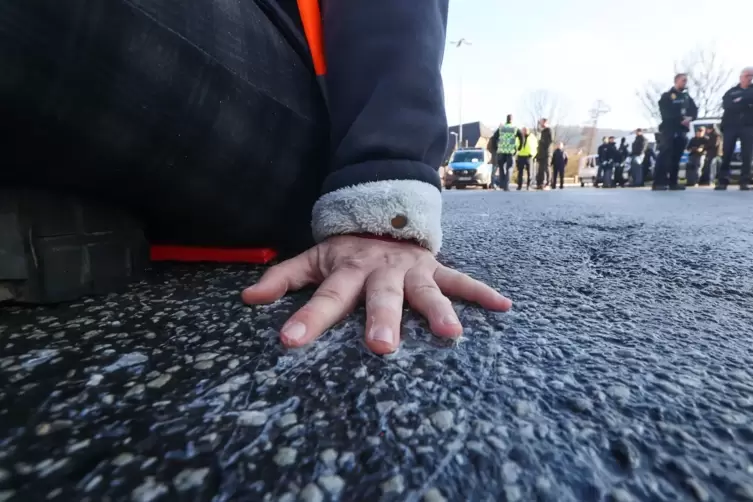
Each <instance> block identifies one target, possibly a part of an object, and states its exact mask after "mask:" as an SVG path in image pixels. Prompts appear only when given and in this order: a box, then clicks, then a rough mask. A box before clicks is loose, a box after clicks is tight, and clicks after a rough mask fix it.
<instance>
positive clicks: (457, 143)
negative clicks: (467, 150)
mask: <svg viewBox="0 0 753 502" xmlns="http://www.w3.org/2000/svg"><path fill="white" fill-rule="evenodd" d="M450 134H452V135H453V136H455V150H457V149H459V148H460V140H459V139H458V133H456V132H452V131H450Z"/></svg>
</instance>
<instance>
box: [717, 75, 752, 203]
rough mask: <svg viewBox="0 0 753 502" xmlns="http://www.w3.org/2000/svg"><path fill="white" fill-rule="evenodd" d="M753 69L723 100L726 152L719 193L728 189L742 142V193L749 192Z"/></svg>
mask: <svg viewBox="0 0 753 502" xmlns="http://www.w3.org/2000/svg"><path fill="white" fill-rule="evenodd" d="M752 82H753V67H748V68H745V69H744V70H743V71H742V72H741V73H740V83H739V84H738V85H736V86H735V87H733V88H732V89H730V90H728V91H727V92H726V93H725V94H724V97H723V98H722V106H723V107H724V114H723V115H722V134H723V135H724V138H723V140H722V142H723V144H724V147H723V148H724V153H723V154H722V167H721V169H720V170H719V179H718V180H717V182H716V187H715V189H716V190H726V189H727V185H729V178H730V162H731V161H732V154H733V153H734V152H735V145H736V144H737V141H738V140H740V153H741V154H742V161H743V163H742V166H741V167H740V190H750V186H749V184H750V163H751V156H753V155H752V154H753V86H751V83H752Z"/></svg>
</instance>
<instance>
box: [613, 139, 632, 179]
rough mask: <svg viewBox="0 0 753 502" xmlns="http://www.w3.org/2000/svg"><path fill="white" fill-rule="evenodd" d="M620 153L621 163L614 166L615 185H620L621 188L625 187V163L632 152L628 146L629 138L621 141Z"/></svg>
mask: <svg viewBox="0 0 753 502" xmlns="http://www.w3.org/2000/svg"><path fill="white" fill-rule="evenodd" d="M617 151H618V152H619V153H620V156H619V161H618V163H617V164H616V165H615V166H614V183H615V185H620V187H624V186H625V176H624V173H625V161H626V160H627V158H628V157H629V156H630V150H628V146H627V138H625V137H623V138H622V139H620V147H619V149H618V150H617Z"/></svg>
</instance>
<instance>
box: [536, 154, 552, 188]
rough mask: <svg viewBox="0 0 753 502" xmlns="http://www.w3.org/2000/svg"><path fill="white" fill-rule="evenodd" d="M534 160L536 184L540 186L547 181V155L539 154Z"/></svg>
mask: <svg viewBox="0 0 753 502" xmlns="http://www.w3.org/2000/svg"><path fill="white" fill-rule="evenodd" d="M536 162H537V169H536V186H537V187H538V188H541V187H543V186H544V184H545V183H546V182H548V181H549V155H548V154H547V155H539V156H538V157H537V158H536Z"/></svg>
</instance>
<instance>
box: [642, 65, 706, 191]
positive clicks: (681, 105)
mask: <svg viewBox="0 0 753 502" xmlns="http://www.w3.org/2000/svg"><path fill="white" fill-rule="evenodd" d="M687 86H688V76H687V75H686V74H685V73H678V74H677V75H675V83H674V86H672V88H671V89H670V90H668V91H667V92H665V93H664V94H662V95H661V98H660V99H659V111H660V112H661V124H660V125H659V133H660V135H661V142H660V144H661V150H660V152H659V161H658V162H657V163H656V171H655V176H654V184H653V186H652V187H651V189H652V190H667V189H669V190H685V187H684V186H682V185H680V184H679V183H678V180H677V177H678V173H679V171H680V159H682V154H683V153H685V146H686V145H687V144H688V138H687V134H688V131H690V122H691V121H693V120H695V119H697V118H698V106H696V104H695V101H693V98H691V97H690V95H689V94H688V89H687Z"/></svg>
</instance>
